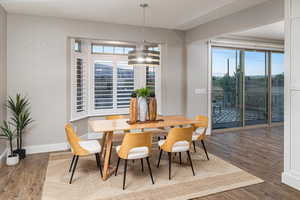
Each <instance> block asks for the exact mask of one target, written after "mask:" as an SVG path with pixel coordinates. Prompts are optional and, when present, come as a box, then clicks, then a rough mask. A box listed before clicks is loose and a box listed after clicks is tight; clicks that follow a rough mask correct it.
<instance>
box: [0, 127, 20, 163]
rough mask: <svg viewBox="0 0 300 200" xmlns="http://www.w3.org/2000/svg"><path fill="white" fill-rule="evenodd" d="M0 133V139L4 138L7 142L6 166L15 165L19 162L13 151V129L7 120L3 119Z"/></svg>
mask: <svg viewBox="0 0 300 200" xmlns="http://www.w3.org/2000/svg"><path fill="white" fill-rule="evenodd" d="M0 130H1V134H0V139H6V140H8V142H9V151H8V152H7V154H6V164H7V165H8V166H12V165H16V164H18V163H19V155H18V154H16V153H14V152H13V142H12V141H13V139H14V137H15V131H13V130H12V129H11V127H10V125H9V124H8V123H7V121H3V125H2V126H0Z"/></svg>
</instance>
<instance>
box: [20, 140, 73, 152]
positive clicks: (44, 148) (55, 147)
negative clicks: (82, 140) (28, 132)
mask: <svg viewBox="0 0 300 200" xmlns="http://www.w3.org/2000/svg"><path fill="white" fill-rule="evenodd" d="M25 149H26V154H35V153H48V152H54V151H65V150H68V149H69V144H68V143H66V142H64V143H57V144H44V145H32V146H27V147H25Z"/></svg>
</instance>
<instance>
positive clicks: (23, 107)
mask: <svg viewBox="0 0 300 200" xmlns="http://www.w3.org/2000/svg"><path fill="white" fill-rule="evenodd" d="M7 107H8V109H9V110H10V112H11V114H12V116H11V121H12V124H13V126H14V127H15V128H16V131H17V136H18V140H17V143H18V149H21V148H22V134H23V132H24V129H25V128H26V127H27V126H28V125H29V124H30V123H32V122H33V120H32V118H31V112H30V103H29V100H28V99H27V98H26V97H23V96H21V95H20V94H17V95H16V97H15V99H13V98H12V97H9V99H8V103H7Z"/></svg>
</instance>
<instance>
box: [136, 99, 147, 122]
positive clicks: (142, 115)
mask: <svg viewBox="0 0 300 200" xmlns="http://www.w3.org/2000/svg"><path fill="white" fill-rule="evenodd" d="M138 106H139V120H140V121H141V122H144V121H146V120H147V115H148V104H147V99H146V98H144V97H139V103H138Z"/></svg>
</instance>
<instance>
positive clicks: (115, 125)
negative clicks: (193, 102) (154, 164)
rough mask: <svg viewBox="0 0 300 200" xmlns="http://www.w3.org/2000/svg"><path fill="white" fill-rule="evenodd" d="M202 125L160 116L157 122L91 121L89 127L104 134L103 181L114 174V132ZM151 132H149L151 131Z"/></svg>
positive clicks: (187, 120)
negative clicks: (112, 164)
mask: <svg viewBox="0 0 300 200" xmlns="http://www.w3.org/2000/svg"><path fill="white" fill-rule="evenodd" d="M198 123H201V122H200V121H198V120H194V119H189V118H187V117H185V116H181V115H172V116H158V117H157V120H155V121H146V122H137V123H133V124H132V123H129V119H126V118H125V119H115V120H105V119H93V120H90V121H89V127H90V128H91V130H92V131H93V132H95V133H99V134H103V133H104V135H103V138H102V152H101V157H104V163H103V177H102V178H103V180H107V179H108V178H109V177H110V175H111V174H112V173H113V172H114V170H115V168H112V167H111V166H110V157H111V152H112V145H113V136H114V132H123V133H124V134H126V132H128V131H130V130H144V131H147V129H151V130H153V129H155V128H157V129H161V128H167V127H178V126H179V127H182V126H186V125H193V124H198ZM151 130H149V131H151Z"/></svg>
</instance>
